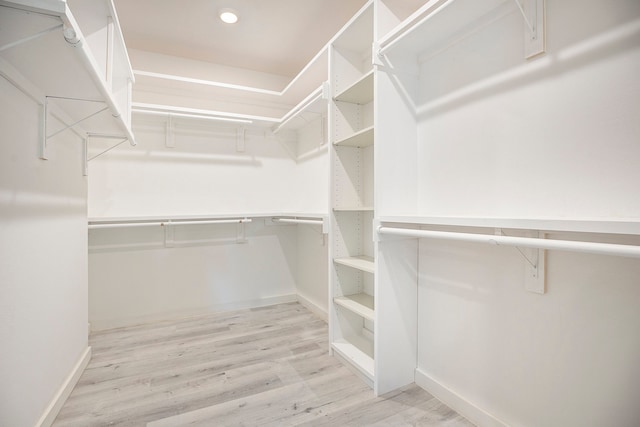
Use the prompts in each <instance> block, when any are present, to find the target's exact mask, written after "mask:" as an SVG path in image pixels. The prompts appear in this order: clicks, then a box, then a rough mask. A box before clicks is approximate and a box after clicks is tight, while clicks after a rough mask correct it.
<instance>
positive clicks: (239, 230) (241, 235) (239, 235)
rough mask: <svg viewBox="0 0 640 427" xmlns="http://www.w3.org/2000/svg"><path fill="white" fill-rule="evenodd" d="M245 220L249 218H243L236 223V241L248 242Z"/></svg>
mask: <svg viewBox="0 0 640 427" xmlns="http://www.w3.org/2000/svg"><path fill="white" fill-rule="evenodd" d="M245 221H247V218H245V219H241V220H240V221H238V224H237V225H236V243H247V233H246V229H245V225H244V223H245ZM247 222H248V221H247Z"/></svg>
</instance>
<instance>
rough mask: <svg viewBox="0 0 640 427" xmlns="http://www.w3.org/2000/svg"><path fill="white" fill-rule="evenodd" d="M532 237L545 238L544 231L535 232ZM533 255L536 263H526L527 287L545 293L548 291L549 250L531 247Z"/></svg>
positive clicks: (532, 290) (537, 292)
mask: <svg viewBox="0 0 640 427" xmlns="http://www.w3.org/2000/svg"><path fill="white" fill-rule="evenodd" d="M532 237H537V238H539V239H544V238H545V233H543V232H540V231H538V232H533V234H532ZM528 252H530V253H531V254H532V255H533V259H534V263H533V264H531V263H528V262H527V263H525V266H524V268H525V281H524V284H525V289H526V290H527V291H529V292H534V293H536V294H540V295H542V294H544V293H545V291H546V281H545V278H546V257H547V251H546V250H544V249H536V248H531V249H529V250H528Z"/></svg>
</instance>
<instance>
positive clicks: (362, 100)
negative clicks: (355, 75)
mask: <svg viewBox="0 0 640 427" xmlns="http://www.w3.org/2000/svg"><path fill="white" fill-rule="evenodd" d="M334 99H335V100H336V101H341V102H350V103H352V104H361V105H362V104H368V103H369V102H371V101H373V70H370V71H369V72H368V73H366V74H365V75H364V76H362V78H360V79H358V80H357V81H356V82H355V83H353V84H352V85H351V86H349V87H348V88H346V89H345V90H343V91H342V92H340V93H339V94H338V95H336V97H335V98H334Z"/></svg>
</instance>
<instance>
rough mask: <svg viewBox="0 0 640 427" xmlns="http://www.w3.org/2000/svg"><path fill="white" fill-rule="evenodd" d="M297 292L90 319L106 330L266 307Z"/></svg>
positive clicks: (95, 326) (293, 298)
mask: <svg viewBox="0 0 640 427" xmlns="http://www.w3.org/2000/svg"><path fill="white" fill-rule="evenodd" d="M296 301H298V298H297V296H296V294H286V295H278V296H275V297H267V298H259V299H253V300H245V301H237V302H231V303H225V304H215V305H211V306H208V307H196V308H192V309H186V310H171V311H169V310H168V311H163V312H160V313H153V314H149V315H145V316H135V317H132V316H125V317H118V318H113V319H90V320H91V330H92V331H104V330H107V329H115V328H123V327H127V326H135V325H143V324H146V323H154V322H160V321H164V320H172V319H184V318H187V317H194V316H202V315H206V314H212V313H222V312H225V311H234V310H243V309H246V308H256V307H266V306H269V305H276V304H284V303H288V302H296Z"/></svg>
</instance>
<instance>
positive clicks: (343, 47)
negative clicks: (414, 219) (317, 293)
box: [329, 1, 376, 387]
mask: <svg viewBox="0 0 640 427" xmlns="http://www.w3.org/2000/svg"><path fill="white" fill-rule="evenodd" d="M373 23H374V2H373V1H370V2H368V3H367V5H365V7H364V8H363V9H362V10H361V11H360V12H359V13H358V14H356V16H355V17H354V18H353V19H352V20H351V21H350V22H349V23H348V24H347V25H346V26H345V28H344V29H343V31H342V32H340V33H339V34H338V36H337V37H336V38H335V39H334V41H333V43H332V45H331V47H330V49H329V74H330V76H329V81H330V84H331V88H332V93H333V96H332V98H331V102H330V107H329V135H330V140H331V141H332V144H331V154H330V164H331V173H330V175H331V209H332V212H331V215H330V219H331V233H330V235H329V248H330V249H329V252H330V254H329V257H330V259H332V260H333V262H332V263H330V271H329V282H330V283H329V297H330V298H329V335H330V341H331V348H332V350H333V353H334V354H335V355H337V356H338V357H340V358H341V359H342V360H343V361H345V363H346V364H347V366H350V367H352V369H353V371H354V372H356V373H358V374H359V375H360V376H361V377H362V378H363V379H364V380H365V382H367V383H368V384H369V385H370V386H372V387H373V386H374V384H375V381H376V372H375V352H374V347H375V328H376V325H375V312H376V297H375V292H374V277H375V253H374V247H373V234H372V224H373V217H374V200H373V160H374V159H373V149H374V133H375V131H374V124H373V98H374V91H373V82H374V69H373V66H372V58H371V47H372V44H373V27H374V25H373Z"/></svg>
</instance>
